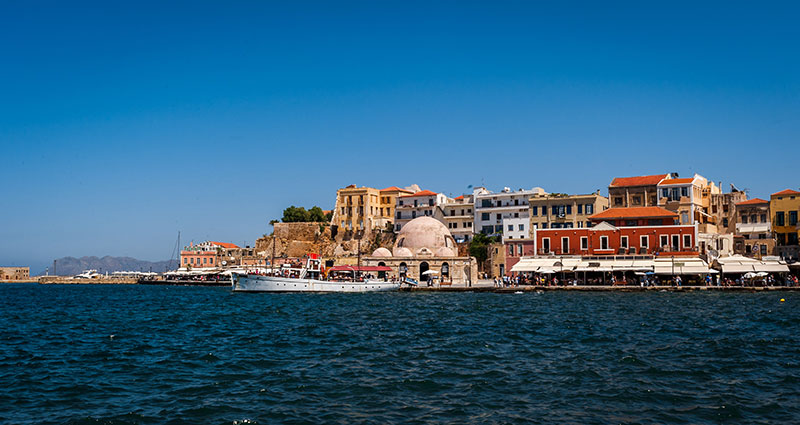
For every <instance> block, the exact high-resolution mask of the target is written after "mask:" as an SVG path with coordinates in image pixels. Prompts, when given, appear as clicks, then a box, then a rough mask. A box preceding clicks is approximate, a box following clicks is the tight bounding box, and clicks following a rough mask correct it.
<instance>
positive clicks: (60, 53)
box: [0, 1, 800, 271]
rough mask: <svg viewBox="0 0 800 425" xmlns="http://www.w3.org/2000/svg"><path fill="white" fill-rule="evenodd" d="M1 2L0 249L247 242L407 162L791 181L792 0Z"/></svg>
mask: <svg viewBox="0 0 800 425" xmlns="http://www.w3.org/2000/svg"><path fill="white" fill-rule="evenodd" d="M695 3H697V2H665V3H662V4H655V3H654V2H630V3H625V2H622V3H617V2H549V3H537V2H356V3H347V2H281V3H268V2H252V3H251V2H235V1H232V2H224V3H223V2H197V1H192V2H188V1H187V2H129V3H123V2H110V3H109V2H98V3H77V2H69V3H65V2H54V3H48V2H37V1H33V2H15V3H12V2H3V3H2V4H0V39H2V40H3V43H2V45H0V53H1V54H2V55H1V56H0V57H2V66H0V142H1V143H2V151H1V152H2V159H3V160H2V164H3V165H2V168H0V177H2V181H3V183H4V184H3V190H2V199H3V201H4V205H3V208H2V209H0V241H2V242H4V243H2V244H0V263H2V264H22V265H31V266H32V267H33V268H34V270H37V271H38V269H39V268H42V267H43V266H44V265H46V264H48V263H50V262H52V260H53V259H54V258H58V257H62V256H67V255H72V256H83V255H106V254H107V255H119V256H122V255H128V256H133V257H137V258H140V259H147V260H161V259H166V258H167V257H169V255H170V254H171V252H172V247H173V245H174V243H175V239H176V235H177V232H178V231H179V230H180V231H181V232H182V239H183V241H184V242H188V241H189V240H195V241H201V240H205V239H212V240H224V241H232V242H234V243H239V244H242V243H245V242H246V243H248V244H252V243H253V241H254V240H255V239H256V238H257V237H258V236H259V235H261V234H263V233H268V232H269V226H268V225H267V222H268V221H269V220H270V219H272V218H277V217H279V216H280V215H281V211H282V209H283V208H284V207H286V206H288V205H292V204H294V205H302V206H306V207H310V206H312V205H319V206H321V207H323V208H325V209H328V208H330V207H332V204H333V202H334V199H335V191H336V189H337V188H339V187H343V186H346V185H348V184H352V183H356V184H358V185H370V186H375V187H385V186H391V185H398V186H406V185H409V184H412V183H417V184H419V185H420V186H422V187H423V188H425V189H431V190H434V191H443V192H445V193H448V194H454V195H457V194H460V193H462V192H464V191H466V188H467V186H468V185H470V184H472V185H479V184H481V183H483V184H484V185H486V186H487V187H489V188H490V189H500V188H502V187H503V186H510V187H513V188H521V187H525V188H530V187H533V186H541V187H544V188H545V189H546V190H548V191H554V192H571V193H587V192H591V191H594V190H596V189H601V190H603V191H605V188H606V187H607V186H608V183H609V182H610V181H611V179H612V178H613V177H614V176H627V175H638V174H654V173H657V172H666V171H677V172H679V173H680V174H681V175H690V174H692V173H695V172H697V173H700V174H702V175H704V176H706V177H707V178H709V179H712V180H714V181H722V182H723V184H724V187H725V188H727V187H728V183H730V182H733V183H735V184H736V185H737V186H738V187H740V188H748V189H749V190H750V195H751V197H752V196H758V197H767V196H768V195H769V194H770V193H771V192H775V191H778V190H781V189H784V188H786V187H792V188H797V187H798V185H800V183H798V178H797V172H796V159H797V158H798V154H800V148H798V134H800V96H799V95H800V56H799V55H798V52H800V50H798V47H797V46H798V42H800V26H798V25H797V21H798V17H800V7H798V5H797V3H791V2H787V3H760V2H759V3H758V4H756V3H753V2H718V3H704V4H703V5H697V4H695Z"/></svg>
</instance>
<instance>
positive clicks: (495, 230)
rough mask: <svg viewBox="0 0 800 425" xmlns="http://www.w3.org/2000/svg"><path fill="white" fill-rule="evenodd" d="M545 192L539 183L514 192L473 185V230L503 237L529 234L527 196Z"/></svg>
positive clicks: (519, 237) (519, 236)
mask: <svg viewBox="0 0 800 425" xmlns="http://www.w3.org/2000/svg"><path fill="white" fill-rule="evenodd" d="M544 194H546V192H545V191H544V189H542V188H540V187H535V188H533V189H530V190H522V189H519V190H518V191H516V192H514V191H512V190H511V189H510V188H507V187H506V188H504V189H503V190H502V191H500V192H489V191H488V190H486V188H483V187H478V188H475V190H474V191H473V197H474V211H475V219H474V226H473V232H475V233H483V234H486V235H502V237H503V240H504V241H505V240H507V239H523V238H527V237H529V235H530V231H529V230H530V229H529V227H530V216H529V209H528V207H529V205H528V199H530V198H531V197H532V196H534V195H544Z"/></svg>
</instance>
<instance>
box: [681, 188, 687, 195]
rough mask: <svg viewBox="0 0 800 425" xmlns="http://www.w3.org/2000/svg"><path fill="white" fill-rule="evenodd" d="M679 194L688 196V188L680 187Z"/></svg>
mask: <svg viewBox="0 0 800 425" xmlns="http://www.w3.org/2000/svg"><path fill="white" fill-rule="evenodd" d="M681 196H689V188H688V187H682V188H681Z"/></svg>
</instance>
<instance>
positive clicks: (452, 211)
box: [450, 210, 464, 217]
mask: <svg viewBox="0 0 800 425" xmlns="http://www.w3.org/2000/svg"><path fill="white" fill-rule="evenodd" d="M461 215H464V214H461ZM455 216H456V210H450V217H455Z"/></svg>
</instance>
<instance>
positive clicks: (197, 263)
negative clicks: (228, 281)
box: [179, 241, 239, 269]
mask: <svg viewBox="0 0 800 425" xmlns="http://www.w3.org/2000/svg"><path fill="white" fill-rule="evenodd" d="M238 248H239V247H238V246H237V245H235V244H232V243H228V242H214V241H206V242H202V243H199V244H196V245H195V244H194V243H190V244H189V246H186V247H184V248H183V250H182V251H181V257H180V266H179V268H180V269H199V268H216V267H222V266H225V265H228V264H229V261H228V260H226V259H224V258H225V257H227V252H228V250H232V249H238Z"/></svg>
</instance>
